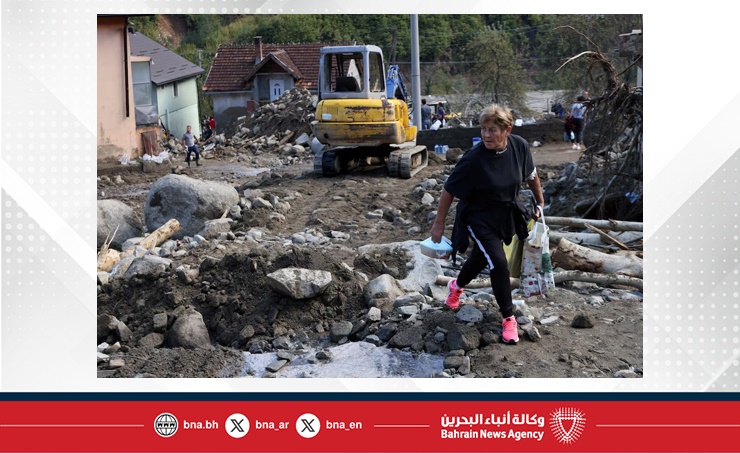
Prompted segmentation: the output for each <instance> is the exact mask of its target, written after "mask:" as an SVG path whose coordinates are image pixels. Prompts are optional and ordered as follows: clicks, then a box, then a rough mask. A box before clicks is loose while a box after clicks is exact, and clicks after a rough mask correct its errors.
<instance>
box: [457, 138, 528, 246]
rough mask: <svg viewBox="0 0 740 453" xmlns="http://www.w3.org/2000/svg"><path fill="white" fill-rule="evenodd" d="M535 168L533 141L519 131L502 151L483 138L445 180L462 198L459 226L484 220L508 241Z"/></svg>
mask: <svg viewBox="0 0 740 453" xmlns="http://www.w3.org/2000/svg"><path fill="white" fill-rule="evenodd" d="M534 168H535V167H534V162H533V160H532V153H531V152H530V150H529V144H528V143H527V141H526V140H524V139H523V138H522V137H520V136H518V135H509V137H508V139H507V145H506V151H504V152H502V153H497V152H496V151H493V150H489V149H486V147H485V145H484V144H483V142H481V143H479V144H478V145H476V146H474V147H473V148H471V149H470V150H468V152H466V153H465V154H464V155H463V157H462V158H461V159H460V161H459V162H458V163H457V165H456V166H455V169H454V170H453V171H452V174H451V175H450V177H449V178H448V179H447V182H446V183H445V190H447V192H449V193H450V194H451V195H453V196H455V197H457V198H459V199H460V202H459V203H458V207H457V218H456V225H455V227H456V228H457V227H459V226H461V225H458V224H457V222H458V221H462V222H463V223H464V224H465V225H475V224H483V225H485V226H486V227H488V228H491V229H493V231H494V232H496V233H497V234H498V235H499V237H501V238H502V239H503V240H504V241H505V242H506V243H508V242H509V241H510V240H511V238H512V237H513V235H514V233H515V226H516V225H515V223H514V222H515V218H514V214H516V213H517V212H518V210H517V207H516V205H515V203H516V200H517V196H518V195H519V189H520V188H521V185H522V182H524V181H526V180H527V179H528V177H529V175H531V174H532V172H534ZM517 220H518V219H517ZM453 236H454V234H453ZM461 250H464V249H461Z"/></svg>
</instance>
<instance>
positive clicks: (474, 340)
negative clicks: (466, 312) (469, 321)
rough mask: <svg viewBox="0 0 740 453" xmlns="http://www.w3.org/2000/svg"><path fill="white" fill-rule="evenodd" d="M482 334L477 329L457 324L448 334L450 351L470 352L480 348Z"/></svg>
mask: <svg viewBox="0 0 740 453" xmlns="http://www.w3.org/2000/svg"><path fill="white" fill-rule="evenodd" d="M480 339H481V334H480V332H478V329H476V328H475V327H470V326H464V325H459V324H455V325H454V326H453V327H452V329H450V332H449V333H448V334H447V345H448V346H449V348H450V350H453V349H462V350H465V351H470V350H471V349H477V348H478V346H480Z"/></svg>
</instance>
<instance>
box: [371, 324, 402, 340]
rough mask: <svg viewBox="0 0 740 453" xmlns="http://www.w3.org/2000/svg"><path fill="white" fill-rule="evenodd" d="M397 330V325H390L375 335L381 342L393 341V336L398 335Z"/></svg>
mask: <svg viewBox="0 0 740 453" xmlns="http://www.w3.org/2000/svg"><path fill="white" fill-rule="evenodd" d="M396 330H397V327H396V325H395V324H392V323H389V324H386V325H384V326H383V327H381V328H380V329H378V331H377V332H375V335H376V336H377V337H378V338H379V339H380V341H388V340H390V339H391V337H392V336H393V334H395V333H396Z"/></svg>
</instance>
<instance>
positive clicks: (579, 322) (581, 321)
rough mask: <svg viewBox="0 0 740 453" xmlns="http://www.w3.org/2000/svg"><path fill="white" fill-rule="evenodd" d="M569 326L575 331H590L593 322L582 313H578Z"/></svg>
mask: <svg viewBox="0 0 740 453" xmlns="http://www.w3.org/2000/svg"><path fill="white" fill-rule="evenodd" d="M570 326H571V327H575V328H576V329H591V328H593V327H594V322H593V321H592V320H591V318H590V317H589V316H588V315H586V314H584V313H579V314H577V315H576V316H575V318H573V321H572V322H571V323H570Z"/></svg>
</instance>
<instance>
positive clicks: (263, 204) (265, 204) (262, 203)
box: [252, 198, 273, 209]
mask: <svg viewBox="0 0 740 453" xmlns="http://www.w3.org/2000/svg"><path fill="white" fill-rule="evenodd" d="M252 207H253V208H267V209H273V206H272V203H270V202H269V201H267V200H265V199H264V198H255V199H254V200H252Z"/></svg>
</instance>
